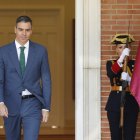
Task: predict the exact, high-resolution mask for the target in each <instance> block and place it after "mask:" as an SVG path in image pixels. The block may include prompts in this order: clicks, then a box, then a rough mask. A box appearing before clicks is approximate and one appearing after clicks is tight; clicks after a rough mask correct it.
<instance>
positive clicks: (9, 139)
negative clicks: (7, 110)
mask: <svg viewBox="0 0 140 140" xmlns="http://www.w3.org/2000/svg"><path fill="white" fill-rule="evenodd" d="M41 119H42V113H41V102H40V101H39V100H38V99H37V98H36V97H33V98H28V99H23V100H22V103H21V106H20V112H19V113H18V114H17V115H14V116H8V118H4V126H5V133H6V140H20V139H21V138H20V137H21V129H23V137H24V140H38V135H39V129H40V124H41Z"/></svg>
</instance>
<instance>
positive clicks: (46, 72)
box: [0, 41, 51, 115]
mask: <svg viewBox="0 0 140 140" xmlns="http://www.w3.org/2000/svg"><path fill="white" fill-rule="evenodd" d="M40 80H41V84H40ZM24 89H27V90H28V91H30V92H31V93H32V94H34V95H35V96H36V98H37V99H38V100H39V101H40V102H41V103H42V108H44V109H48V110H50V104H51V78H50V69H49V64H48V55H47V51H46V49H45V48H44V47H42V46H41V45H39V44H37V43H34V42H31V41H30V42H29V53H28V60H27V64H26V69H25V72H24V75H23V76H22V75H21V71H20V65H19V60H18V56H17V51H16V46H15V42H12V43H11V44H8V45H5V46H3V47H1V48H0V102H4V103H5V104H6V106H7V108H8V112H9V114H11V115H14V114H16V113H17V112H18V111H19V109H20V104H21V93H22V91H23V90H24Z"/></svg>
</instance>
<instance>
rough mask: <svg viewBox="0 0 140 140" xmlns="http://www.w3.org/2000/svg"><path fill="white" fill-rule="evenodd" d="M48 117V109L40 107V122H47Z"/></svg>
mask: <svg viewBox="0 0 140 140" xmlns="http://www.w3.org/2000/svg"><path fill="white" fill-rule="evenodd" d="M48 118H49V111H47V110H45V109H42V122H45V123H47V122H48Z"/></svg>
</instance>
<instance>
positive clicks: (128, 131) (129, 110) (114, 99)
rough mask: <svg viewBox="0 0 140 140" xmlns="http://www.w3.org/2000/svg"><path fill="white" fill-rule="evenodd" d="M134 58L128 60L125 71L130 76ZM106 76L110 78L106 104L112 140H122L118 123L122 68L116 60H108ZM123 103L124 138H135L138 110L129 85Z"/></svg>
mask: <svg viewBox="0 0 140 140" xmlns="http://www.w3.org/2000/svg"><path fill="white" fill-rule="evenodd" d="M133 68H134V60H129V61H128V65H127V72H128V73H129V76H130V77H131V76H132V72H133ZM106 69H107V76H108V77H109V79H110V84H111V92H110V95H109V98H108V101H107V104H106V107H105V109H106V110H107V116H108V120H109V124H110V131H111V138H112V140H122V137H121V130H120V127H119V124H120V101H121V90H122V89H121V88H122V87H121V86H122V81H121V73H122V68H121V67H120V66H119V65H118V63H117V60H109V61H107V64H106ZM126 91H127V92H126V96H125V104H124V128H123V129H124V130H123V133H124V140H135V133H136V130H135V128H136V122H137V117H138V112H139V106H138V103H137V102H136V100H135V98H134V97H133V96H132V95H131V94H130V91H129V87H127V89H126Z"/></svg>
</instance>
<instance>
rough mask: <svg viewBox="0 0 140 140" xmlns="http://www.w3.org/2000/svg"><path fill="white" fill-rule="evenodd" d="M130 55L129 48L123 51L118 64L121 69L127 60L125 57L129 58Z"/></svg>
mask: <svg viewBox="0 0 140 140" xmlns="http://www.w3.org/2000/svg"><path fill="white" fill-rule="evenodd" d="M129 53H130V49H129V48H125V49H124V50H123V51H122V54H121V56H120V57H119V59H118V60H117V63H118V65H119V66H120V67H122V62H123V60H124V58H125V56H129Z"/></svg>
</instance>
